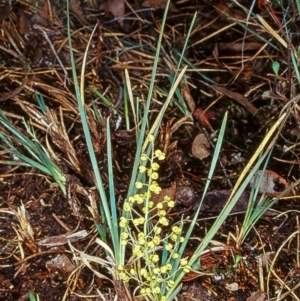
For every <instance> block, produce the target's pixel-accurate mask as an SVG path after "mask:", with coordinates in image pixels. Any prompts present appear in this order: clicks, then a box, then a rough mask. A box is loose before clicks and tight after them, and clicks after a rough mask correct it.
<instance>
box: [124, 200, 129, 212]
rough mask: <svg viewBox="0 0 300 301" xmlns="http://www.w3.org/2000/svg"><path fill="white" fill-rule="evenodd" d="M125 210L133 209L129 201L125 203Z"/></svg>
mask: <svg viewBox="0 0 300 301" xmlns="http://www.w3.org/2000/svg"><path fill="white" fill-rule="evenodd" d="M123 210H124V211H126V212H129V211H130V210H131V206H130V203H129V202H125V203H124V205H123Z"/></svg>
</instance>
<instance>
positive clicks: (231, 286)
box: [226, 282, 239, 292]
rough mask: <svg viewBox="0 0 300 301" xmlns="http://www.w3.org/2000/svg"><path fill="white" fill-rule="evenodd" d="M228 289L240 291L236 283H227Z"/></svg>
mask: <svg viewBox="0 0 300 301" xmlns="http://www.w3.org/2000/svg"><path fill="white" fill-rule="evenodd" d="M226 289H228V290H229V291H232V292H234V291H238V290H239V285H238V283H236V282H232V283H227V284H226Z"/></svg>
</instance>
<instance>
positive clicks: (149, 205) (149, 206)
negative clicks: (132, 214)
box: [148, 201, 154, 209]
mask: <svg viewBox="0 0 300 301" xmlns="http://www.w3.org/2000/svg"><path fill="white" fill-rule="evenodd" d="M153 207H154V202H153V201H149V202H148V208H149V209H152V208H153Z"/></svg>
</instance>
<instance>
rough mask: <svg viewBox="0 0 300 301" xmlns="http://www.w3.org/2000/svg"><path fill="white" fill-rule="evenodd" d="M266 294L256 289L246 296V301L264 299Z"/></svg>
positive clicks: (260, 300) (261, 300)
mask: <svg viewBox="0 0 300 301" xmlns="http://www.w3.org/2000/svg"><path fill="white" fill-rule="evenodd" d="M265 300H266V295H265V294H264V293H262V292H261V291H256V292H253V293H252V294H251V296H250V297H249V298H247V300H246V301H265Z"/></svg>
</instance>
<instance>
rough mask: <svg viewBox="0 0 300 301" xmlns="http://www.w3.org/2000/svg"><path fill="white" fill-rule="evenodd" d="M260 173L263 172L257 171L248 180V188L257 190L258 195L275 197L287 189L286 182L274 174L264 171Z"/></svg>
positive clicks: (270, 171)
mask: <svg viewBox="0 0 300 301" xmlns="http://www.w3.org/2000/svg"><path fill="white" fill-rule="evenodd" d="M262 173H263V171H261V170H259V171H258V172H257V174H256V175H254V176H253V178H252V179H251V180H250V186H251V187H254V188H258V189H259V192H260V193H265V194H266V195H268V196H269V197H275V196H278V195H279V194H280V193H281V192H282V191H283V190H285V189H287V188H288V187H289V184H288V182H287V181H286V180H285V179H284V178H283V177H281V176H280V175H278V174H277V173H276V172H274V171H272V170H268V169H266V170H265V172H264V173H263V174H262Z"/></svg>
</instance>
